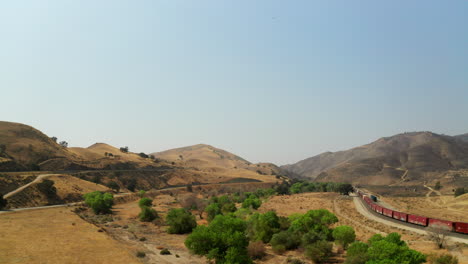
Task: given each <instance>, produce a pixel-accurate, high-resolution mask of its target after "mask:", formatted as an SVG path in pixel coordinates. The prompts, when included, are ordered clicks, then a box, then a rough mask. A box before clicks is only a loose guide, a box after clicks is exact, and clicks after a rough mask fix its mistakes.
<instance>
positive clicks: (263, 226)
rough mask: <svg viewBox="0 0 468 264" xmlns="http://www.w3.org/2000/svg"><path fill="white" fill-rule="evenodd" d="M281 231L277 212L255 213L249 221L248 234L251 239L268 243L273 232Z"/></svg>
mask: <svg viewBox="0 0 468 264" xmlns="http://www.w3.org/2000/svg"><path fill="white" fill-rule="evenodd" d="M279 231H280V224H279V218H278V216H277V215H276V213H275V212H273V211H269V212H266V213H264V214H259V213H255V214H253V215H252V216H251V217H250V218H249V221H248V222H247V236H248V237H249V238H250V240H253V241H255V240H261V241H262V242H263V243H268V242H269V241H270V240H271V237H272V236H273V234H275V233H278V232H279Z"/></svg>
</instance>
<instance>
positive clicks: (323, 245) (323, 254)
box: [305, 240, 333, 263]
mask: <svg viewBox="0 0 468 264" xmlns="http://www.w3.org/2000/svg"><path fill="white" fill-rule="evenodd" d="M332 247H333V245H332V243H330V242H328V241H324V240H321V241H317V242H315V243H313V244H311V245H308V246H307V247H306V248H305V255H306V257H307V258H309V259H311V260H313V261H314V262H315V263H322V262H324V261H326V260H327V259H328V258H329V257H330V256H331V255H332Z"/></svg>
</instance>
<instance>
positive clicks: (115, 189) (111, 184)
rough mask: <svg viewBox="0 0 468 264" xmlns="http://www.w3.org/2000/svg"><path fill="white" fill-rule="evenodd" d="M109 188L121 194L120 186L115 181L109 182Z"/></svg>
mask: <svg viewBox="0 0 468 264" xmlns="http://www.w3.org/2000/svg"><path fill="white" fill-rule="evenodd" d="M107 187H109V188H111V189H112V190H114V191H116V192H119V190H120V186H119V185H118V184H117V183H116V182H115V181H111V182H109V183H108V184H107Z"/></svg>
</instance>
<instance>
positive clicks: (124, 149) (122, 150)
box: [120, 146, 128, 153]
mask: <svg viewBox="0 0 468 264" xmlns="http://www.w3.org/2000/svg"><path fill="white" fill-rule="evenodd" d="M120 151H121V152H123V153H128V147H127V146H125V147H121V148H120Z"/></svg>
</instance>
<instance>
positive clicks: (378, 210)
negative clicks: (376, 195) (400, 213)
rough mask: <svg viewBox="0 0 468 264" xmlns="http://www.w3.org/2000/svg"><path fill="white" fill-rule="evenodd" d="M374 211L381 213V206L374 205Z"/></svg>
mask: <svg viewBox="0 0 468 264" xmlns="http://www.w3.org/2000/svg"><path fill="white" fill-rule="evenodd" d="M375 211H376V212H377V213H379V214H382V213H383V207H382V206H380V205H375Z"/></svg>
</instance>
